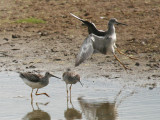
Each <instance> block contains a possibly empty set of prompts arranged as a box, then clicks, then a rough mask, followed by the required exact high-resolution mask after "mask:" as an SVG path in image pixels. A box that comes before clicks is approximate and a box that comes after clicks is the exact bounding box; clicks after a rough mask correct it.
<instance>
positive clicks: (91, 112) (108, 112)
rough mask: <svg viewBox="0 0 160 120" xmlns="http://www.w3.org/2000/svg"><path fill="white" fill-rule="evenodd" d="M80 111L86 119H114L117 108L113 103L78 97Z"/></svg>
mask: <svg viewBox="0 0 160 120" xmlns="http://www.w3.org/2000/svg"><path fill="white" fill-rule="evenodd" d="M78 100H79V103H80V107H81V109H82V112H83V113H84V115H85V117H86V119H87V120H116V117H117V109H116V108H115V103H109V102H104V103H103V102H102V103H96V102H94V101H93V102H91V101H90V100H88V101H87V100H84V99H83V98H81V97H80V98H78Z"/></svg>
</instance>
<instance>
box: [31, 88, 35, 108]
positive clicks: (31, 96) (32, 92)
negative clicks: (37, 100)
mask: <svg viewBox="0 0 160 120" xmlns="http://www.w3.org/2000/svg"><path fill="white" fill-rule="evenodd" d="M32 93H33V89H32V92H31V106H32V108H33V96H32ZM33 109H34V108H33Z"/></svg>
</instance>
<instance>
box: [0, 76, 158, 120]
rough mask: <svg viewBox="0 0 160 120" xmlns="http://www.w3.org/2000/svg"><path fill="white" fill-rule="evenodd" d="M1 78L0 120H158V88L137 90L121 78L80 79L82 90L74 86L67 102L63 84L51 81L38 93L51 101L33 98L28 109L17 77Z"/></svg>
mask: <svg viewBox="0 0 160 120" xmlns="http://www.w3.org/2000/svg"><path fill="white" fill-rule="evenodd" d="M56 75H57V76H61V74H56ZM0 78H1V79H0V120H30V119H36V118H38V117H39V118H41V119H42V120H64V119H66V120H72V119H82V120H151V119H154V120H160V114H159V113H160V88H159V86H156V87H155V88H153V89H152V88H149V87H144V86H143V87H139V86H137V85H136V84H132V83H126V82H123V80H121V79H120V78H119V79H118V80H114V79H112V80H109V79H107V78H104V77H101V78H82V82H83V84H84V86H83V87H82V86H81V85H80V84H76V85H73V87H72V97H71V101H70V99H68V101H67V96H66V88H65V83H64V82H63V81H62V80H58V79H55V78H51V79H50V84H49V85H48V86H47V87H45V88H42V89H40V90H39V92H46V93H48V94H49V95H50V98H48V97H46V96H43V95H42V96H35V95H34V96H33V97H34V101H33V106H31V101H30V93H31V88H30V87H28V86H27V85H25V84H24V83H23V81H22V80H21V79H20V78H19V77H18V74H17V73H0ZM141 81H142V80H141ZM34 92H35V91H34Z"/></svg>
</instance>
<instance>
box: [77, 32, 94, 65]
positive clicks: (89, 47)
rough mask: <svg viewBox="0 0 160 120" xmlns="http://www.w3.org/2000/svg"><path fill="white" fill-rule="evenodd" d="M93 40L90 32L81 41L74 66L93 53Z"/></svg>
mask: <svg viewBox="0 0 160 120" xmlns="http://www.w3.org/2000/svg"><path fill="white" fill-rule="evenodd" d="M93 41H94V38H93V36H92V34H90V35H89V36H88V37H87V38H86V39H85V40H84V41H83V44H82V46H81V48H80V52H79V54H78V55H77V58H76V62H75V66H78V65H80V64H81V63H82V62H83V61H85V60H86V59H88V58H89V57H90V56H91V55H92V54H93V51H94V48H93Z"/></svg>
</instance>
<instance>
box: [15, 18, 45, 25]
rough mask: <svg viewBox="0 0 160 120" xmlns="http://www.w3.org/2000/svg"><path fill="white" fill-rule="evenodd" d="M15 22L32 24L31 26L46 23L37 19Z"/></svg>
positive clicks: (17, 21)
mask: <svg viewBox="0 0 160 120" xmlns="http://www.w3.org/2000/svg"><path fill="white" fill-rule="evenodd" d="M15 22H16V23H33V24H39V23H46V21H44V20H42V19H37V18H26V19H19V20H16V21H15Z"/></svg>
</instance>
